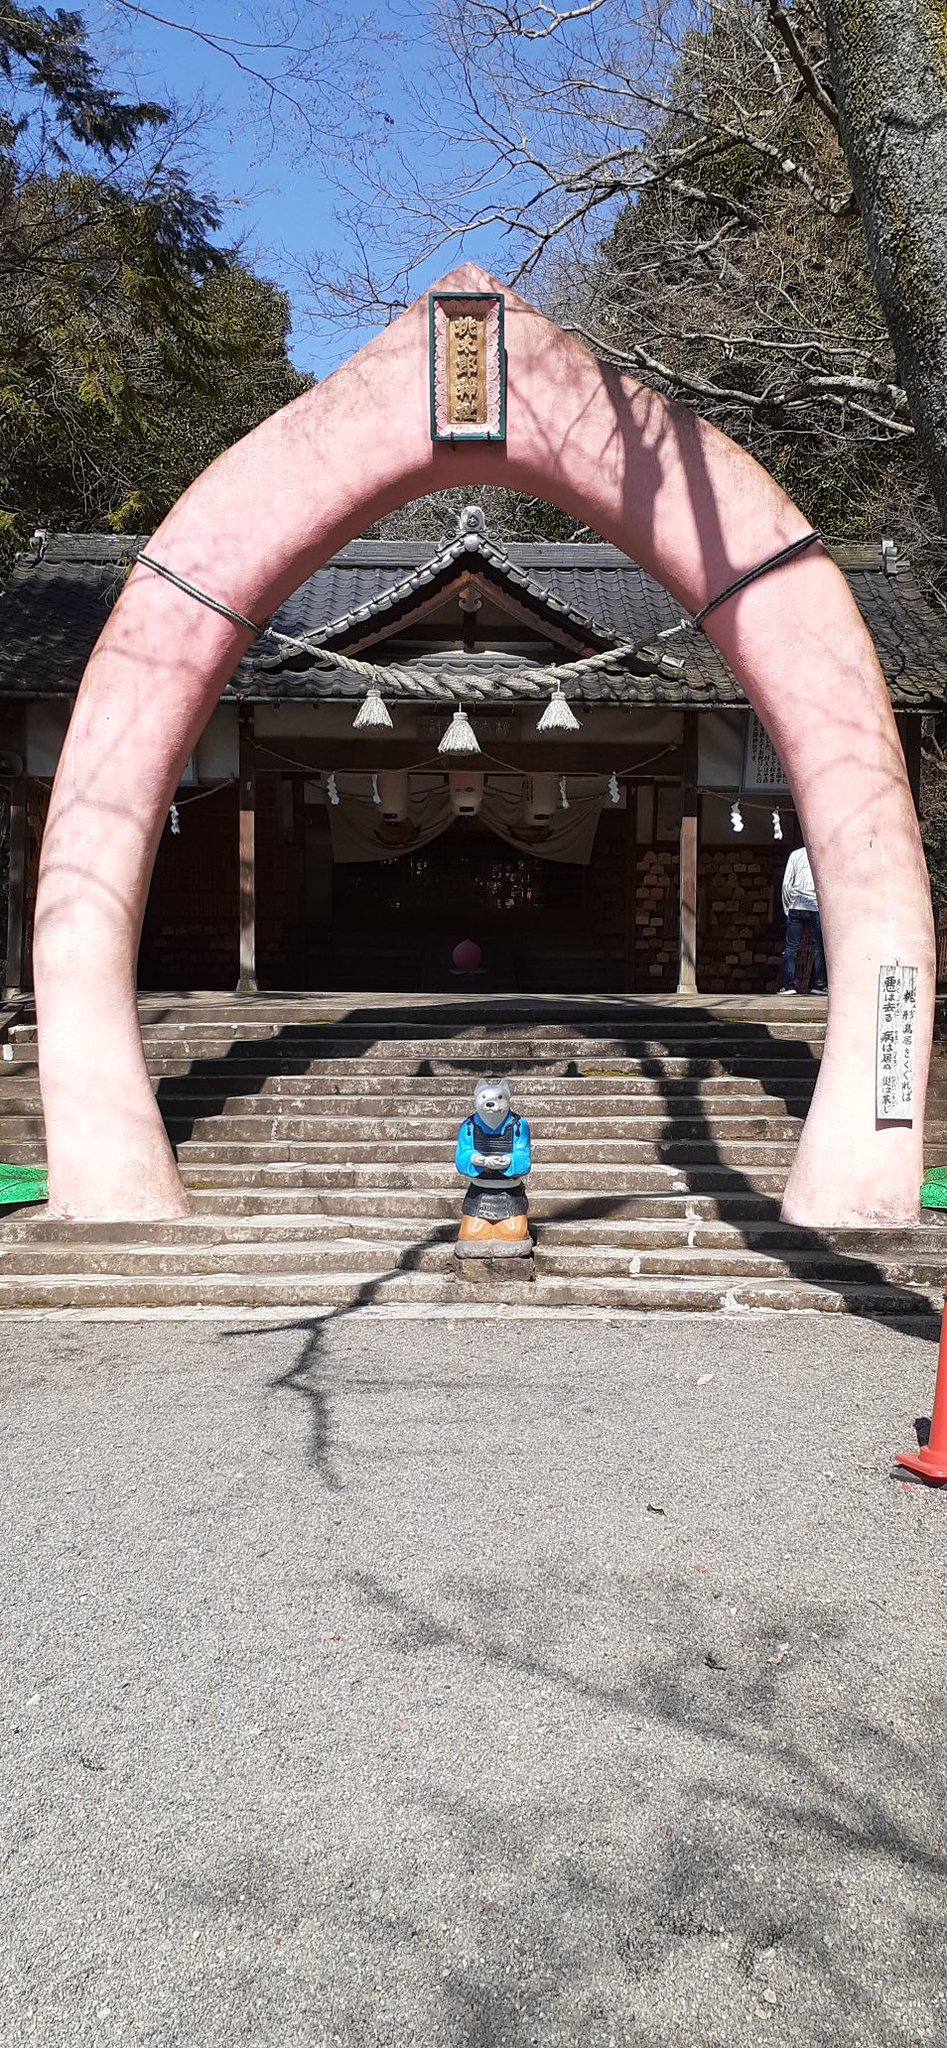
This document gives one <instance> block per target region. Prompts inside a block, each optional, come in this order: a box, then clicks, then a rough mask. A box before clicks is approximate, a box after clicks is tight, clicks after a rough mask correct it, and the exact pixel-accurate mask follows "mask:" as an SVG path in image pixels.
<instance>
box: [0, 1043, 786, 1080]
mask: <svg viewBox="0 0 947 2048" xmlns="http://www.w3.org/2000/svg"><path fill="white" fill-rule="evenodd" d="M11 1050H12V1052H13V1059H12V1060H7V1061H6V1062H5V1064H6V1065H8V1066H9V1065H16V1064H17V1063H22V1064H23V1065H24V1066H27V1065H29V1064H30V1062H33V1063H35V1061H36V1048H35V1045H33V1044H32V1043H22V1042H20V1041H14V1042H13V1045H12V1046H11ZM144 1050H145V1058H146V1061H147V1063H148V1066H149V1067H150V1068H152V1067H154V1068H160V1067H161V1065H162V1064H163V1063H167V1062H170V1063H171V1064H172V1065H175V1066H178V1067H180V1066H181V1065H182V1063H183V1062H185V1061H187V1062H190V1063H192V1064H193V1063H194V1062H196V1061H201V1062H202V1063H211V1064H219V1063H220V1062H221V1061H224V1062H226V1064H227V1066H228V1067H230V1068H234V1067H244V1066H251V1067H258V1068H261V1069H264V1070H266V1071H268V1072H276V1071H278V1070H279V1069H280V1068H281V1067H284V1066H288V1065H290V1064H292V1065H295V1066H296V1067H297V1068H309V1069H311V1070H318V1069H319V1068H320V1067H324V1066H326V1065H327V1064H331V1065H333V1066H336V1065H338V1066H339V1067H340V1068H343V1069H348V1070H350V1071H352V1072H356V1071H358V1070H359V1069H360V1068H364V1069H367V1070H369V1071H371V1070H372V1069H375V1068H378V1069H381V1070H383V1071H387V1070H388V1069H391V1070H393V1071H397V1072H412V1071H420V1072H426V1073H459V1074H470V1075H474V1076H476V1075H477V1074H481V1073H487V1074H490V1073H496V1072H497V1071H498V1070H499V1071H500V1072H506V1071H509V1072H510V1073H511V1074H520V1073H523V1072H526V1071H532V1070H547V1071H549V1072H552V1073H554V1072H556V1071H557V1069H564V1068H572V1069H575V1068H576V1067H577V1066H581V1068H582V1070H583V1071H585V1072H589V1071H595V1070H598V1071H600V1072H602V1071H604V1072H609V1071H611V1069H613V1068H617V1069H618V1070H619V1071H620V1070H621V1069H622V1067H623V1066H625V1065H627V1063H629V1062H632V1063H640V1062H642V1061H648V1062H649V1063H652V1064H653V1063H657V1064H661V1063H663V1062H664V1061H665V1060H688V1061H695V1060H696V1061H710V1060H725V1061H726V1062H727V1063H728V1065H730V1064H731V1063H732V1062H733V1061H735V1060H736V1061H744V1062H750V1063H751V1065H752V1066H753V1067H754V1068H755V1067H756V1066H757V1065H758V1064H759V1062H760V1061H764V1062H765V1061H768V1062H769V1063H770V1064H771V1065H772V1064H775V1063H777V1062H780V1061H783V1060H786V1059H788V1060H790V1061H791V1062H793V1063H795V1064H796V1065H797V1066H799V1068H800V1069H803V1070H804V1069H805V1068H806V1067H808V1069H809V1071H810V1072H811V1071H812V1070H813V1068H814V1067H815V1066H816V1065H817V1064H818V1061H819V1059H820V1058H821V1055H822V1042H821V1040H819V1041H809V1040H807V1039H803V1038H801V1037H799V1038H795V1039H782V1038H776V1037H775V1036H774V1035H773V1034H768V1035H767V1036H765V1037H763V1038H760V1039H757V1040H753V1041H750V1040H747V1039H742V1038H741V1039H733V1038H728V1037H725V1036H719V1037H714V1038H708V1037H702V1038H682V1037H675V1038H673V1039H646V1038H623V1039H620V1040H617V1041H613V1042H605V1043H594V1042H592V1041H590V1040H588V1039H576V1040H572V1041H566V1040H563V1041H558V1042H554V1041H550V1040H543V1041H537V1042H536V1043H533V1044H515V1045H510V1044H506V1043H505V1042H504V1041H502V1040H499V1039H493V1040H491V1041H490V1042H489V1044H482V1045H469V1046H468V1045H451V1044H447V1045H442V1044H440V1043H438V1042H436V1041H433V1040H432V1041H430V1042H425V1041H424V1040H414V1041H410V1040H406V1041H404V1042H399V1041H396V1040H394V1039H387V1038H385V1039H378V1040H375V1041H373V1042H372V1043H370V1044H365V1045H364V1046H358V1045H352V1044H345V1043H344V1042H339V1041H338V1040H334V1039H331V1040H327V1041H325V1042H320V1041H318V1040H313V1041H309V1042H307V1043H306V1044H300V1043H293V1044H287V1043H286V1042H285V1041H284V1040H271V1041H266V1040H261V1039H248V1040H239V1039H236V1040H235V1039H231V1038H229V1037H221V1038H218V1039H215V1040H213V1041H206V1040H205V1041H200V1040H194V1039H190V1038H188V1039H183V1038H182V1039H173V1040H172V1039H167V1040H158V1039H154V1040H152V1039H149V1040H147V1041H146V1043H145V1048H144Z"/></svg>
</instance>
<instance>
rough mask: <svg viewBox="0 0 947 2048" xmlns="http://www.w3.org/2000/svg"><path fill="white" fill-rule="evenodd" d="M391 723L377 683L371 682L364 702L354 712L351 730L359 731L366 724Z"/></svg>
mask: <svg viewBox="0 0 947 2048" xmlns="http://www.w3.org/2000/svg"><path fill="white" fill-rule="evenodd" d="M391 723H392V718H391V713H390V711H389V709H388V706H387V704H386V703H385V700H384V698H383V696H382V694H381V691H380V690H379V689H378V687H377V685H376V684H374V683H373V684H372V687H371V689H370V690H369V692H368V694H367V696H366V698H365V701H364V703H363V704H360V705H359V708H358V711H357V712H356V715H355V723H354V726H353V731H355V732H361V731H362V730H363V728H364V727H365V726H368V725H387V726H390V725H391Z"/></svg>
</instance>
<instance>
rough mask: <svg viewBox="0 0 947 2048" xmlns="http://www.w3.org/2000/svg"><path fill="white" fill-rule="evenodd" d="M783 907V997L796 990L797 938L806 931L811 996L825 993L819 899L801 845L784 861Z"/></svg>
mask: <svg viewBox="0 0 947 2048" xmlns="http://www.w3.org/2000/svg"><path fill="white" fill-rule="evenodd" d="M783 909H784V911H785V913H786V950H785V953H784V954H783V985H782V988H781V989H780V991H779V993H780V995H782V996H794V995H795V993H796V960H797V957H798V953H799V941H800V939H801V938H802V934H803V932H804V931H806V930H808V932H809V933H810V935H811V938H812V988H811V991H810V993H811V994H812V995H814V996H824V995H825V992H826V989H827V987H828V977H827V974H826V969H825V947H824V946H823V944H822V919H821V917H820V916H819V902H818V898H817V896H816V893H815V883H814V881H813V879H812V869H811V867H810V866H809V856H808V854H807V852H806V849H805V847H804V846H797V848H796V851H795V853H791V854H790V856H789V859H788V861H787V862H786V872H785V874H784V876H783Z"/></svg>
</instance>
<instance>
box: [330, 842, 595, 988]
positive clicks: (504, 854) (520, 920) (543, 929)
mask: <svg viewBox="0 0 947 2048" xmlns="http://www.w3.org/2000/svg"><path fill="white" fill-rule="evenodd" d="M611 825H612V821H611V820H605V819H603V820H601V821H600V823H599V828H598V832H597V834H596V847H595V850H594V852H593V858H592V861H591V862H590V863H589V865H588V866H579V865H576V864H571V863H566V862H557V861H549V860H540V859H538V858H537V857H536V856H535V855H531V854H529V853H526V852H522V853H521V852H518V851H517V850H516V849H515V848H513V847H511V846H507V845H504V843H503V842H502V841H501V840H499V839H498V838H497V837H496V836H495V834H493V833H491V832H489V831H487V830H485V829H484V827H483V826H481V825H479V824H478V823H477V822H476V820H466V819H458V821H457V822H456V824H454V825H453V826H452V827H451V829H450V831H449V832H445V833H443V834H442V835H441V837H440V838H438V839H437V840H435V841H434V842H433V843H432V844H431V845H430V846H427V847H424V848H422V849H421V851H420V852H416V853H409V854H406V855H403V856H402V857H400V858H399V859H397V860H392V861H385V862H378V863H370V864H369V863H364V864H363V863H359V862H352V863H350V864H346V865H340V866H338V867H336V869H335V871H334V877H333V889H332V933H331V938H330V939H329V943H328V945H327V946H326V949H325V954H324V957H323V958H322V960H321V961H320V962H319V965H318V967H317V968H316V971H315V976H314V979H315V984H316V985H317V986H318V985H321V986H323V987H327V988H333V987H334V988H351V989H359V988H369V987H382V988H390V989H417V990H443V989H461V988H463V987H464V986H466V985H467V984H469V985H470V986H471V987H474V988H482V989H506V990H510V991H516V990H523V991H528V992H534V993H538V992H540V991H548V990H550V989H564V990H570V991H579V992H581V991H588V992H590V993H594V992H601V991H605V990H611V989H617V988H621V987H622V986H623V985H624V964H625V963H624V935H623V930H622V900H621V893H620V891H619V890H618V889H616V887H615V886H614V882H613V881H610V874H611V870H612V868H613V865H614V855H616V854H617V855H618V857H619V858H620V850H621V835H620V834H619V833H618V832H616V831H615V830H613V829H609V828H610V827H611ZM463 941H468V942H470V941H472V942H473V943H474V944H475V945H476V946H477V947H478V948H479V949H480V952H481V954H482V960H481V964H480V967H479V969H477V970H476V971H474V972H472V973H471V972H466V973H465V972H463V971H458V969H457V968H456V967H455V966H454V964H453V960H452V955H453V952H454V949H455V947H456V946H457V945H458V944H459V943H462V942H463Z"/></svg>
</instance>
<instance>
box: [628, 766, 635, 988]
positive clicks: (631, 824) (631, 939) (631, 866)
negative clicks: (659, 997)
mask: <svg viewBox="0 0 947 2048" xmlns="http://www.w3.org/2000/svg"><path fill="white" fill-rule="evenodd" d="M637 913H638V784H637V783H636V782H626V784H625V989H626V991H627V992H628V994H629V995H633V994H634V992H635V983H636V981H637V978H638V925H637Z"/></svg>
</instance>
